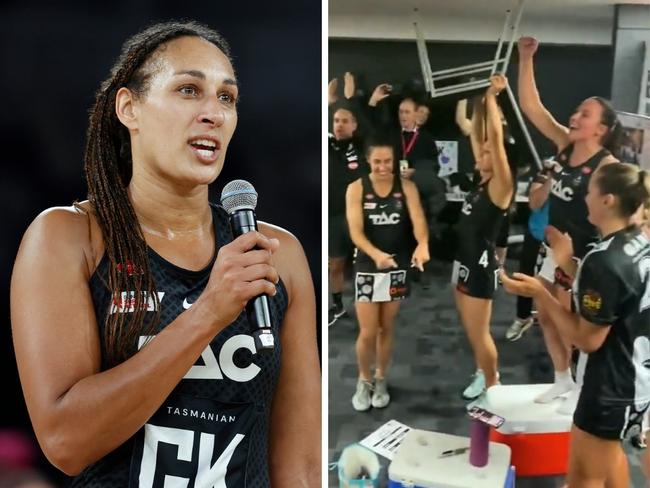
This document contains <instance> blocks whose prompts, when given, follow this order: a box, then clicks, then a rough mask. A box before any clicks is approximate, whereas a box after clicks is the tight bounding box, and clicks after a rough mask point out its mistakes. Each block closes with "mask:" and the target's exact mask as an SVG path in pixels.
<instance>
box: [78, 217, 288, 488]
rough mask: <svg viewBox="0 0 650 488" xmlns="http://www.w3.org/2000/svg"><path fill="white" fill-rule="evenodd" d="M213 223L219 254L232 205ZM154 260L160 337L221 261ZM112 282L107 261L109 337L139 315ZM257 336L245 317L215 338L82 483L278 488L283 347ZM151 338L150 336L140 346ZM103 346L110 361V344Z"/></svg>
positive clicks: (97, 300)
mask: <svg viewBox="0 0 650 488" xmlns="http://www.w3.org/2000/svg"><path fill="white" fill-rule="evenodd" d="M212 217H213V221H214V230H215V236H216V249H217V250H218V249H219V248H221V247H222V246H224V245H225V244H228V243H229V242H231V241H232V239H233V237H232V232H231V230H230V226H229V224H228V215H227V213H226V212H225V210H224V209H223V208H221V207H219V206H212ZM215 255H216V252H215ZM149 263H150V267H151V271H152V273H153V276H154V280H155V283H156V289H157V293H158V299H159V302H160V323H159V331H160V330H162V329H164V328H165V326H167V325H168V324H169V323H170V322H172V321H173V320H174V319H175V318H176V317H177V316H178V315H179V314H181V313H182V312H183V311H185V310H187V309H188V308H189V307H191V306H192V303H193V302H194V301H195V300H196V299H197V298H198V297H199V295H200V294H201V292H202V291H203V289H204V288H205V286H206V284H207V282H208V278H209V277H210V273H211V271H212V267H213V264H214V260H213V262H211V263H210V264H209V265H208V266H206V267H205V268H204V269H203V270H201V271H188V270H185V269H182V268H179V267H177V266H175V265H173V264H172V263H170V262H168V261H166V260H165V259H164V258H162V257H161V256H159V255H158V254H156V253H155V252H154V251H153V250H151V249H149ZM107 282H108V259H107V258H106V256H104V258H103V259H102V261H101V262H100V264H99V266H98V268H97V270H96V271H95V273H94V274H93V276H92V277H91V280H90V287H91V290H92V295H93V302H94V306H95V314H96V316H97V323H98V324H99V327H100V329H102V330H100V333H101V334H100V335H101V337H103V327H104V323H105V318H106V315H107V314H113V313H126V314H128V313H131V312H132V311H133V299H132V293H129V292H127V291H124V292H122V293H121V294H119V296H116V297H111V293H110V291H109V289H108V288H107V286H106V283H107ZM277 290H278V293H277V294H276V295H275V296H273V297H269V303H270V307H271V316H272V322H273V333H274V335H275V336H276V337H279V327H280V324H281V323H282V320H283V317H284V313H285V310H286V307H287V291H286V289H285V287H284V285H283V284H282V282H280V283H279V284H278V286H277ZM147 302H148V303H147V304H146V305H147V307H148V308H147V310H148V311H149V312H151V313H153V312H155V310H154V308H155V301H154V300H153V299H151V297H149V299H148V300H147ZM249 331H250V326H249V323H248V320H247V318H246V314H245V313H242V314H241V315H240V316H239V317H238V318H237V319H236V320H235V321H234V322H233V323H232V324H230V325H229V326H228V327H226V328H225V329H224V330H222V331H221V332H220V333H219V334H218V335H217V336H216V337H215V338H214V339H213V340H212V342H211V343H210V344H209V346H208V347H206V349H205V350H204V351H203V353H202V354H201V357H200V358H199V359H198V360H197V361H196V363H195V364H194V366H192V368H190V370H189V371H188V372H187V374H186V375H185V377H184V378H183V379H182V380H181V382H180V383H179V384H178V385H177V386H176V388H174V390H173V391H172V393H171V394H170V395H169V397H168V398H167V399H166V400H165V401H164V402H163V404H162V405H161V406H160V408H159V409H158V411H157V412H156V413H154V414H153V416H152V417H151V418H150V419H149V420H147V422H146V423H145V425H144V426H143V427H142V428H141V429H140V430H139V431H138V432H137V433H136V434H135V435H134V436H133V437H131V438H130V439H129V440H127V441H126V442H125V443H124V444H122V445H121V446H120V447H118V448H117V449H116V450H115V451H113V452H112V453H110V454H108V455H107V456H105V457H104V458H102V459H100V460H99V461H97V462H96V463H94V464H92V465H91V466H89V467H87V468H86V469H85V470H84V471H83V472H82V473H81V474H80V475H79V476H77V477H75V478H74V480H73V481H72V486H75V487H77V486H79V487H81V486H83V487H98V488H104V487H106V488H117V487H139V488H149V487H155V488H164V487H169V486H178V487H180V486H187V487H197V488H198V487H219V488H240V487H246V488H268V487H269V486H270V483H269V471H268V456H267V453H268V442H269V440H268V430H269V416H270V408H271V401H272V399H273V393H274V391H275V386H276V383H277V380H278V375H279V372H280V353H281V351H280V347H279V341H277V342H276V348H275V350H274V351H273V352H272V353H270V354H268V355H259V354H256V350H255V345H254V341H253V338H252V337H251V336H250V334H249ZM146 340H147V338H146V337H140V339H139V341H138V344H134V349H136V348H138V347H141V346H142V345H143V344H144V343H145V342H146ZM101 346H102V357H103V358H104V357H105V352H106V349H105V344H104V343H103V340H102V345H101ZM145 347H146V346H145ZM103 367H104V368H106V365H105V364H104V366H103Z"/></svg>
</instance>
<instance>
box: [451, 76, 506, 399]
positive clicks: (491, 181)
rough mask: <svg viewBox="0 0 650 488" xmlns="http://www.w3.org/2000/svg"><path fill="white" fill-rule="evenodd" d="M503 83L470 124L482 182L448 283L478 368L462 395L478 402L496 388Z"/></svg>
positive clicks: (468, 206)
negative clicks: (495, 303)
mask: <svg viewBox="0 0 650 488" xmlns="http://www.w3.org/2000/svg"><path fill="white" fill-rule="evenodd" d="M506 83H507V80H506V78H505V77H504V76H502V75H495V76H493V77H492V79H491V86H490V87H489V88H488V90H487V92H486V94H485V112H484V114H474V117H473V118H472V120H473V122H474V123H473V125H474V127H473V128H472V132H471V143H472V149H473V151H474V154H475V157H476V161H477V168H478V170H479V171H480V173H481V181H480V184H479V185H478V187H477V188H476V189H475V190H473V191H472V192H470V193H469V194H468V195H467V197H466V198H465V202H464V204H463V208H462V210H461V216H460V221H459V222H458V237H459V238H458V253H457V257H456V260H455V261H454V268H453V274H452V283H453V284H454V285H455V290H454V297H455V300H456V308H457V309H458V314H459V315H460V321H461V323H462V324H463V327H464V329H465V332H466V333H467V337H468V339H469V343H470V346H471V348H472V351H473V352H474V360H475V362H476V365H477V367H478V370H477V372H476V373H475V374H474V378H473V380H472V383H471V384H470V385H469V386H468V387H467V388H466V389H465V391H463V397H464V398H465V399H467V400H471V399H474V398H478V397H481V395H483V393H484V392H485V390H486V389H487V388H489V387H490V386H493V385H495V384H496V383H497V382H498V377H497V350H496V346H495V345H494V340H493V339H492V336H491V335H490V317H491V315H492V297H493V295H494V292H495V290H496V287H497V279H498V276H497V270H498V264H497V259H496V253H495V247H496V238H497V234H498V231H499V229H500V227H501V226H502V224H503V221H504V219H505V218H506V214H507V209H508V207H509V206H510V204H511V202H512V198H513V194H514V189H513V177H512V172H511V171H510V167H509V165H508V158H507V156H506V152H505V148H504V144H503V128H502V124H501V116H500V112H499V108H498V105H497V100H496V97H497V95H498V94H499V92H500V91H501V90H503V89H504V88H505V87H506ZM484 121H485V123H484ZM485 136H486V137H485ZM486 139H487V140H486Z"/></svg>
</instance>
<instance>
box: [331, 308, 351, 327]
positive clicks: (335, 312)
mask: <svg viewBox="0 0 650 488" xmlns="http://www.w3.org/2000/svg"><path fill="white" fill-rule="evenodd" d="M346 315H347V312H346V310H345V307H337V306H336V305H332V306H331V307H330V309H329V312H328V314H327V321H328V324H327V326H328V327H329V326H331V325H334V322H336V321H337V320H338V319H340V318H341V317H345V316H346Z"/></svg>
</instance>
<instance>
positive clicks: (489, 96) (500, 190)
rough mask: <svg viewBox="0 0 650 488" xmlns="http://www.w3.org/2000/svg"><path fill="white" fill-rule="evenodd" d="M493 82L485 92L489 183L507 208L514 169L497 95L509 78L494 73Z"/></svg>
mask: <svg viewBox="0 0 650 488" xmlns="http://www.w3.org/2000/svg"><path fill="white" fill-rule="evenodd" d="M491 82H492V84H491V85H490V87H489V88H488V89H487V92H486V94H485V107H486V116H487V140H488V147H489V148H490V154H491V156H492V174H493V177H492V179H491V180H490V183H489V185H490V186H489V191H490V196H491V198H492V199H493V202H494V203H495V204H496V205H498V206H499V207H500V208H507V207H508V206H509V205H510V200H511V199H512V194H513V182H512V171H510V166H509V165H508V156H507V155H506V150H505V147H504V146H503V124H502V123H501V112H500V111H499V105H498V104H497V95H498V94H499V93H500V92H501V91H502V90H504V89H505V88H506V85H507V83H508V80H506V78H505V76H503V75H494V76H492V79H491Z"/></svg>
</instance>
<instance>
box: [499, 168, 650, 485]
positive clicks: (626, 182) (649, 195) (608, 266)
mask: <svg viewBox="0 0 650 488" xmlns="http://www.w3.org/2000/svg"><path fill="white" fill-rule="evenodd" d="M648 203H650V177H649V176H648V174H647V172H645V171H640V170H639V168H638V167H636V166H632V165H630V164H623V163H621V164H614V165H605V166H602V167H601V168H599V169H598V170H597V171H596V173H595V174H594V176H593V177H592V178H591V181H590V182H589V187H588V194H587V197H586V205H587V207H588V211H589V221H590V222H591V223H592V224H593V225H595V226H596V228H597V229H598V231H599V233H600V235H601V236H602V238H601V240H600V241H599V242H598V243H597V244H596V245H595V246H594V247H593V248H592V249H591V250H590V251H588V252H587V254H586V255H585V256H584V258H583V259H582V262H581V264H580V266H579V268H578V270H577V276H576V279H575V283H574V285H573V305H574V308H575V310H576V311H577V313H572V312H571V311H569V310H567V309H566V307H564V306H563V305H562V304H561V302H560V301H559V300H558V299H557V298H556V297H555V296H554V295H553V294H552V293H551V291H549V290H548V289H547V288H546V287H545V286H544V285H543V284H542V283H541V282H540V281H538V280H537V279H535V278H532V277H530V276H527V275H523V274H519V273H515V275H514V276H513V279H510V278H507V277H506V276H505V275H504V276H503V277H502V278H503V282H504V286H505V288H506V290H507V291H509V292H510V293H516V294H519V295H524V296H531V297H533V298H535V299H536V300H537V302H538V303H539V304H540V305H541V306H542V307H543V308H544V309H545V310H546V311H547V313H548V314H549V316H550V317H551V318H552V319H553V321H554V322H555V323H556V324H557V326H558V328H559V332H560V334H562V335H563V336H566V337H567V338H569V339H570V340H571V343H572V344H575V345H576V346H577V347H578V348H580V349H581V350H582V351H584V352H585V353H588V356H587V362H586V368H585V375H584V385H583V387H582V391H581V393H580V396H579V400H578V404H577V407H576V409H575V413H574V415H573V428H572V430H571V453H570V461H569V474H568V482H569V486H570V487H605V486H607V487H608V488H616V487H625V488H627V487H628V486H630V482H629V474H628V469H627V463H626V459H625V454H624V452H623V449H622V447H621V440H622V439H624V438H625V437H626V435H627V434H628V433H629V432H631V431H632V432H634V431H636V432H638V431H639V430H640V429H641V422H642V418H643V415H644V412H645V411H646V409H647V408H648V405H650V368H649V367H648V363H649V362H650V331H649V329H648V326H649V324H650V240H649V239H648V236H647V235H646V234H645V233H644V232H643V230H642V229H641V228H640V227H639V226H638V225H637V224H635V223H634V220H633V219H632V217H633V216H634V215H635V214H636V213H637V212H638V211H639V207H641V206H642V205H646V206H647V205H648ZM562 247H566V246H564V245H563V246H562ZM564 252H566V251H565V250H562V251H561V253H564Z"/></svg>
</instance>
